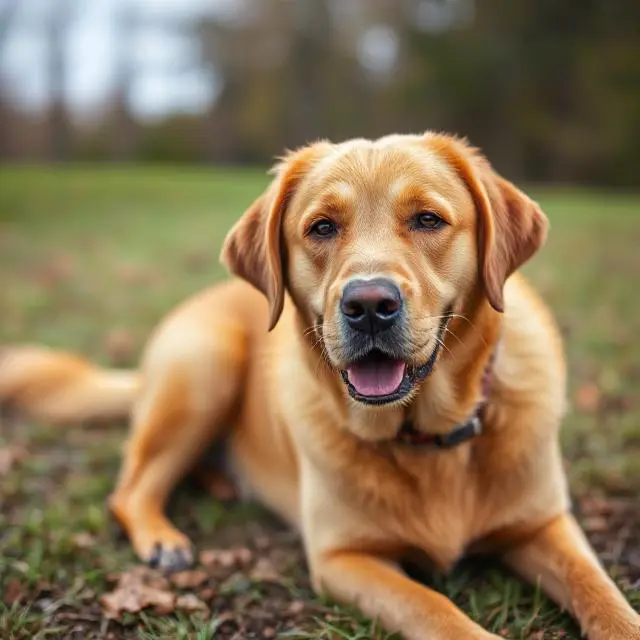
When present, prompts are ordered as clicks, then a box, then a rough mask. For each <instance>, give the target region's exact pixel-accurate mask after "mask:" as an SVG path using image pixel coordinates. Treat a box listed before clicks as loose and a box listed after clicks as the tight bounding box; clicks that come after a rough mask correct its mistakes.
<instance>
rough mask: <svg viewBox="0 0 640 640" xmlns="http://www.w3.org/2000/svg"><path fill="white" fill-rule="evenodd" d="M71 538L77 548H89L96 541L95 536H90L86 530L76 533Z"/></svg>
mask: <svg viewBox="0 0 640 640" xmlns="http://www.w3.org/2000/svg"><path fill="white" fill-rule="evenodd" d="M71 540H72V542H73V545H74V546H75V547H77V548H78V549H91V547H93V546H94V545H95V543H96V538H95V536H92V535H91V534H90V533H89V532H88V531H80V533H76V534H75V535H74V536H73V537H72V538H71Z"/></svg>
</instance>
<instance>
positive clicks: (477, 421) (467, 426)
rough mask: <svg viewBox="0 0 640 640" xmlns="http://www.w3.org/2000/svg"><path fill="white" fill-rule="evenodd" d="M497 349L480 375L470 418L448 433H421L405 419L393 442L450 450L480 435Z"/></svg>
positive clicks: (489, 393) (410, 421) (409, 420)
mask: <svg viewBox="0 0 640 640" xmlns="http://www.w3.org/2000/svg"><path fill="white" fill-rule="evenodd" d="M496 351H497V348H494V350H493V352H492V354H491V357H490V358H489V362H488V363H487V366H486V368H485V370H484V373H483V374H482V381H481V383H480V384H481V389H482V399H481V400H480V402H479V403H478V405H477V406H476V408H475V409H474V411H473V413H472V414H471V416H470V417H469V418H468V419H467V420H465V421H464V422H461V423H459V424H457V425H455V426H454V427H453V429H451V431H449V432H448V433H442V434H440V433H438V434H433V433H423V432H422V431H419V430H418V429H416V428H415V426H414V424H413V421H412V420H411V419H407V420H405V421H404V422H403V423H402V426H401V427H400V430H399V431H398V433H397V435H396V437H395V441H396V442H398V443H399V444H403V445H408V446H411V447H424V446H435V447H438V448H439V449H451V448H452V447H455V446H457V445H459V444H462V443H463V442H466V441H467V440H470V439H471V438H474V437H475V436H478V435H480V434H481V433H482V410H483V409H484V407H485V405H486V404H487V400H488V398H489V396H490V395H491V384H492V382H493V365H494V363H495V360H496Z"/></svg>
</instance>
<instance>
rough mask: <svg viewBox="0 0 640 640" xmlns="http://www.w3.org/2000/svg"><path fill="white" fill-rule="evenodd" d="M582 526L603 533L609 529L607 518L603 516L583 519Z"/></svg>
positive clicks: (590, 531) (590, 530)
mask: <svg viewBox="0 0 640 640" xmlns="http://www.w3.org/2000/svg"><path fill="white" fill-rule="evenodd" d="M582 526H583V528H584V530H585V531H587V532H589V533H601V532H603V531H608V530H609V525H608V523H607V520H606V519H605V518H603V517H602V516H589V517H588V518H585V519H584V520H583V521H582Z"/></svg>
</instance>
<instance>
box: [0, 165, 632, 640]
mask: <svg viewBox="0 0 640 640" xmlns="http://www.w3.org/2000/svg"><path fill="white" fill-rule="evenodd" d="M265 184H266V177H265V174H264V172H262V171H253V170H245V171H231V170H216V171H213V170H209V169H198V170H187V169H182V168H180V169H173V168H163V169H153V170H152V169H144V168H131V169H129V168H115V167H114V168H109V169H89V168H77V167H68V168H59V169H50V168H4V169H2V170H1V171H0V318H1V319H2V320H1V322H0V343H1V342H21V341H29V342H35V341H38V342H44V343H46V344H48V345H51V346H57V347H63V348H68V349H74V350H77V351H80V352H82V353H84V354H86V355H88V356H90V357H91V358H93V359H95V360H97V361H99V362H102V363H105V364H109V363H112V364H117V365H118V366H125V365H130V366H134V365H135V362H136V358H137V356H138V354H139V353H140V350H141V348H142V345H143V343H144V340H145V337H146V335H147V334H148V332H149V330H150V329H151V328H152V327H153V325H154V324H155V323H156V322H157V321H158V319H159V318H160V317H161V316H162V315H163V314H164V313H165V312H166V311H167V310H169V309H170V308H171V307H172V306H173V305H175V304H176V303H177V302H179V301H180V300H182V299H183V298H184V297H186V296H187V295H189V294H191V293H194V292H196V291H198V290H199V289H200V288H202V287H204V286H206V285H208V284H209V283H211V282H213V281H215V280H216V279H218V278H220V277H222V276H223V271H222V269H221V267H220V266H219V265H218V258H217V256H218V250H219V247H220V244H221V241H222V238H223V236H224V234H225V232H226V230H227V229H228V228H229V227H230V225H231V223H232V221H233V220H234V219H235V218H236V217H237V216H238V215H239V214H240V212H241V211H242V210H243V208H244V207H246V206H247V205H248V204H249V203H250V202H251V201H252V199H253V198H254V197H255V196H256V195H257V194H258V193H259V191H260V189H261V188H262V187H263V186H264V185H265ZM530 192H531V193H532V195H533V196H534V197H536V198H537V199H538V200H539V201H540V202H541V203H542V205H543V208H544V209H545V211H546V212H547V213H548V215H549V217H550V219H551V227H552V231H551V235H550V240H549V243H548V245H547V247H546V248H545V250H544V251H543V252H542V253H541V254H540V255H539V256H537V257H536V258H535V259H534V260H533V262H532V263H531V264H530V265H529V266H528V267H527V268H526V272H527V273H528V274H529V275H530V277H531V278H532V280H533V281H534V282H535V283H536V285H537V286H538V287H539V289H540V290H541V291H542V293H543V295H544V296H545V298H546V299H547V301H548V302H549V304H550V305H551V307H552V308H553V310H554V312H555V313H556V315H557V318H558V320H559V323H560V326H561V328H562V331H563V334H564V336H565V338H566V349H567V353H568V357H569V363H570V380H571V384H570V391H569V393H570V399H571V401H572V407H571V412H570V415H569V416H568V418H567V420H566V423H565V426H564V430H563V445H564V452H565V456H566V465H567V470H568V473H569V477H570V480H571V488H572V493H573V495H574V497H575V505H576V510H577V512H578V514H579V516H580V518H581V521H582V522H583V525H584V526H585V529H586V530H587V532H588V534H589V536H590V538H591V540H592V541H593V543H594V545H595V546H596V548H597V550H598V552H599V553H600V556H601V558H602V559H603V561H604V562H605V563H606V565H607V566H608V567H609V569H610V571H611V572H612V574H613V575H614V576H615V579H616V580H617V581H618V582H619V584H620V585H622V587H623V588H624V589H625V592H626V593H627V595H628V596H629V597H630V598H631V600H632V602H633V603H634V605H635V607H636V608H640V595H639V591H638V588H639V586H640V505H639V504H638V498H637V496H638V491H639V489H640V398H639V394H638V393H637V389H638V387H639V386H640V340H638V338H637V336H638V334H640V298H638V281H639V280H638V278H639V276H640V254H639V253H638V246H639V245H640V197H637V196H632V195H624V194H620V193H602V192H596V191H578V190H567V189H540V188H537V189H536V188H532V189H531V190H530ZM125 433H126V425H122V424H113V425H106V426H104V427H101V428H78V429H66V430H60V429H54V428H51V427H49V426H47V425H46V424H39V425H38V424H30V423H25V422H23V421H17V422H15V421H14V422H8V421H6V420H5V421H4V422H3V423H2V424H1V425H0V637H2V638H7V639H14V638H15V639H18V638H52V637H53V638H148V639H151V638H198V639H203V640H204V639H205V638H211V637H216V638H224V639H229V638H236V639H241V638H273V637H281V638H285V637H286V638H319V639H322V638H327V639H328V638H344V639H351V640H355V639H356V638H360V639H364V638H371V639H382V638H388V637H390V636H388V635H387V634H385V633H384V632H382V631H381V630H380V629H379V627H377V625H375V624H374V623H371V622H367V621H364V620H362V619H359V618H358V617H357V616H355V615H354V614H353V612H349V611H345V610H344V609H340V608H337V607H335V606H334V605H332V604H331V603H330V602H326V601H323V602H321V601H318V600H315V599H314V598H313V597H312V595H311V593H310V590H309V585H308V582H307V577H306V571H305V567H304V561H303V558H302V556H301V553H300V547H299V543H298V540H297V539H296V537H295V535H292V534H291V533H290V532H288V531H287V530H286V529H284V528H283V527H282V526H281V525H280V524H279V523H277V522H274V521H273V520H272V519H271V518H270V517H269V516H268V515H267V514H264V512H262V511H261V510H260V509H259V508H258V507H256V506H254V505H235V506H234V505H222V504H220V503H216V502H214V501H213V500H212V498H211V497H210V496H209V495H207V494H206V493H204V492H202V491H198V489H197V488H193V487H189V486H185V487H184V488H182V489H181V490H180V491H179V492H178V493H177V495H176V499H175V500H174V504H173V505H172V507H171V512H172V517H174V518H175V520H176V521H177V522H178V523H179V525H180V526H181V527H183V528H184V529H185V530H187V531H189V532H190V533H191V535H192V536H193V539H194V540H195V542H196V543H197V545H198V548H199V549H200V550H201V551H202V554H201V556H200V561H201V562H200V564H199V566H198V567H197V568H196V569H195V570H194V571H193V572H190V573H187V574H184V575H182V576H179V577H178V578H175V579H174V581H173V582H168V581H166V580H165V579H164V578H162V577H161V576H157V575H154V574H151V573H148V572H147V573H145V572H141V571H140V569H139V568H137V569H136V568H135V567H136V562H135V559H134V557H133V555H132V553H131V551H130V550H129V547H128V545H127V543H126V541H124V540H122V539H121V538H120V537H119V536H118V535H117V534H116V532H114V530H113V527H112V526H111V524H110V520H109V517H108V515H107V514H106V511H105V508H104V502H105V497H106V496H107V494H108V492H109V491H110V489H111V487H112V486H113V482H114V477H115V474H116V472H117V469H118V460H119V449H120V446H121V443H122V440H123V438H124V436H125ZM421 578H422V579H425V580H427V581H428V582H429V583H430V584H432V585H433V586H435V588H437V589H439V590H441V591H443V592H444V593H446V594H448V595H449V596H450V597H452V598H453V599H454V600H455V602H456V603H458V604H459V605H460V606H461V607H462V608H463V609H464V610H465V611H467V612H468V613H469V614H470V615H471V616H472V617H473V618H475V619H476V620H478V621H479V622H481V623H482V624H484V625H485V626H486V627H488V628H489V629H491V630H493V631H495V632H498V633H501V634H503V635H505V636H508V637H511V638H536V639H540V638H546V639H553V638H578V637H579V634H578V630H577V628H576V627H575V626H574V624H573V623H572V622H571V621H570V619H569V618H568V617H567V616H565V615H564V614H562V613H561V612H560V611H558V610H557V609H556V608H555V607H554V606H553V605H551V604H550V603H549V602H548V601H547V600H546V599H545V598H544V597H543V596H542V595H541V594H540V593H539V592H538V591H537V590H536V589H534V588H530V587H526V586H524V585H523V584H521V583H520V582H519V581H518V580H517V579H515V578H513V577H512V576H510V575H509V574H508V573H507V572H506V571H504V570H503V569H501V568H500V567H499V566H498V565H497V564H496V563H495V562H493V561H491V560H487V561H483V562H482V563H473V564H463V565H462V566H461V567H460V568H459V569H457V570H456V571H455V572H454V573H453V575H451V576H448V577H443V576H422V577H421ZM118 580H119V582H118ZM107 594H111V595H107ZM144 605H148V606H147V607H146V608H145V609H144V610H143V611H138V610H139V609H140V608H141V607H142V606H144ZM127 608H129V609H130V610H131V611H129V612H126V611H124V612H123V609H127Z"/></svg>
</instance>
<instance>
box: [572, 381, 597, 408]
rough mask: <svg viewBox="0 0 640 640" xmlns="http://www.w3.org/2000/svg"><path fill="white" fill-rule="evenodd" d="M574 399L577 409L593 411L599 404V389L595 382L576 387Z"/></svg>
mask: <svg viewBox="0 0 640 640" xmlns="http://www.w3.org/2000/svg"><path fill="white" fill-rule="evenodd" d="M574 401H575V404H576V407H577V409H578V411H581V412H582V413H594V412H595V411H597V410H598V407H599V406H600V389H598V387H597V386H596V385H595V384H592V383H589V384H583V385H582V386H581V387H578V389H577V391H576V393H575V397H574Z"/></svg>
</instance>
